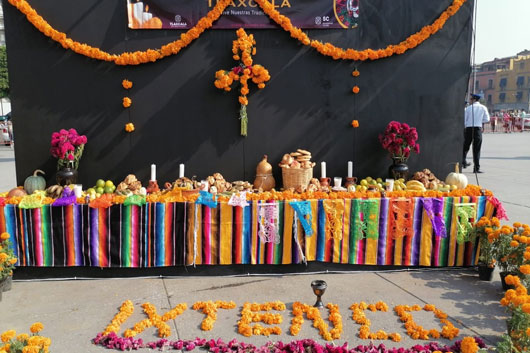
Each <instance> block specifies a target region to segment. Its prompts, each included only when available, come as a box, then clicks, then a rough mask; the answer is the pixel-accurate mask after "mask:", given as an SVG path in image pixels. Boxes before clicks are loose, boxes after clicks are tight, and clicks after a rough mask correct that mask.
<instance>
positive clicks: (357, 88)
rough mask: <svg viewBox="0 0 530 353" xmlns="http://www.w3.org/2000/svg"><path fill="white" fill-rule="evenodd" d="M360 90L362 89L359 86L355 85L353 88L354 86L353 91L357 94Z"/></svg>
mask: <svg viewBox="0 0 530 353" xmlns="http://www.w3.org/2000/svg"><path fill="white" fill-rule="evenodd" d="M359 91H360V88H359V86H353V88H352V92H353V93H355V94H357V93H359Z"/></svg>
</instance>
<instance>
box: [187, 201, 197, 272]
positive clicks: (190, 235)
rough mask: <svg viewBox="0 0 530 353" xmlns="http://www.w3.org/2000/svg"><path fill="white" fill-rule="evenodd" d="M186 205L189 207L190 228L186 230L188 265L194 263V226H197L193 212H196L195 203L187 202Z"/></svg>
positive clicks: (188, 222)
mask: <svg viewBox="0 0 530 353" xmlns="http://www.w3.org/2000/svg"><path fill="white" fill-rule="evenodd" d="M186 207H187V208H188V209H187V210H186V211H187V215H188V220H187V224H188V229H187V232H186V250H187V251H186V265H193V227H195V225H194V224H193V214H194V212H195V204H194V203H189V202H187V203H186Z"/></svg>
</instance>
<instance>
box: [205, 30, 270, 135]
mask: <svg viewBox="0 0 530 353" xmlns="http://www.w3.org/2000/svg"><path fill="white" fill-rule="evenodd" d="M236 33H237V40H234V41H233V44H232V53H233V54H234V55H233V58H234V60H236V61H239V65H238V66H235V67H233V68H232V69H231V70H229V71H227V70H219V71H217V72H216V73H215V82H214V84H215V87H217V88H219V89H223V90H225V91H230V90H231V87H230V86H232V83H234V81H239V83H240V84H241V89H240V91H239V92H240V94H241V95H240V96H239V103H240V104H241V109H240V111H239V119H240V120H241V136H247V126H248V117H247V105H248V98H247V94H248V93H249V89H248V81H249V80H252V82H254V83H255V84H256V85H258V88H259V89H263V88H264V87H265V82H267V81H269V80H270V78H271V77H270V75H269V71H268V70H267V69H266V68H264V67H263V66H261V65H257V64H255V65H254V64H253V60H252V55H256V47H255V45H256V41H255V40H254V36H253V35H252V34H251V35H248V34H247V33H246V32H245V30H244V29H243V28H240V29H238V30H237V32H236Z"/></svg>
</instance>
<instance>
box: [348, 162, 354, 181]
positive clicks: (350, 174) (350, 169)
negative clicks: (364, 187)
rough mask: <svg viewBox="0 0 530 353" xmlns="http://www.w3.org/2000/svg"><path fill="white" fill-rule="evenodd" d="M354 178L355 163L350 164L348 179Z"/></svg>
mask: <svg viewBox="0 0 530 353" xmlns="http://www.w3.org/2000/svg"><path fill="white" fill-rule="evenodd" d="M351 177H353V162H352V161H349V162H348V178H351Z"/></svg>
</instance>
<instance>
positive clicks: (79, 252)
mask: <svg viewBox="0 0 530 353" xmlns="http://www.w3.org/2000/svg"><path fill="white" fill-rule="evenodd" d="M72 207H73V212H72V213H73V214H72V216H73V219H72V222H73V224H74V239H75V240H74V244H75V248H74V251H75V265H76V266H83V262H84V261H83V239H82V237H81V229H82V227H81V219H82V216H81V212H80V211H81V206H79V205H72Z"/></svg>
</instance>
